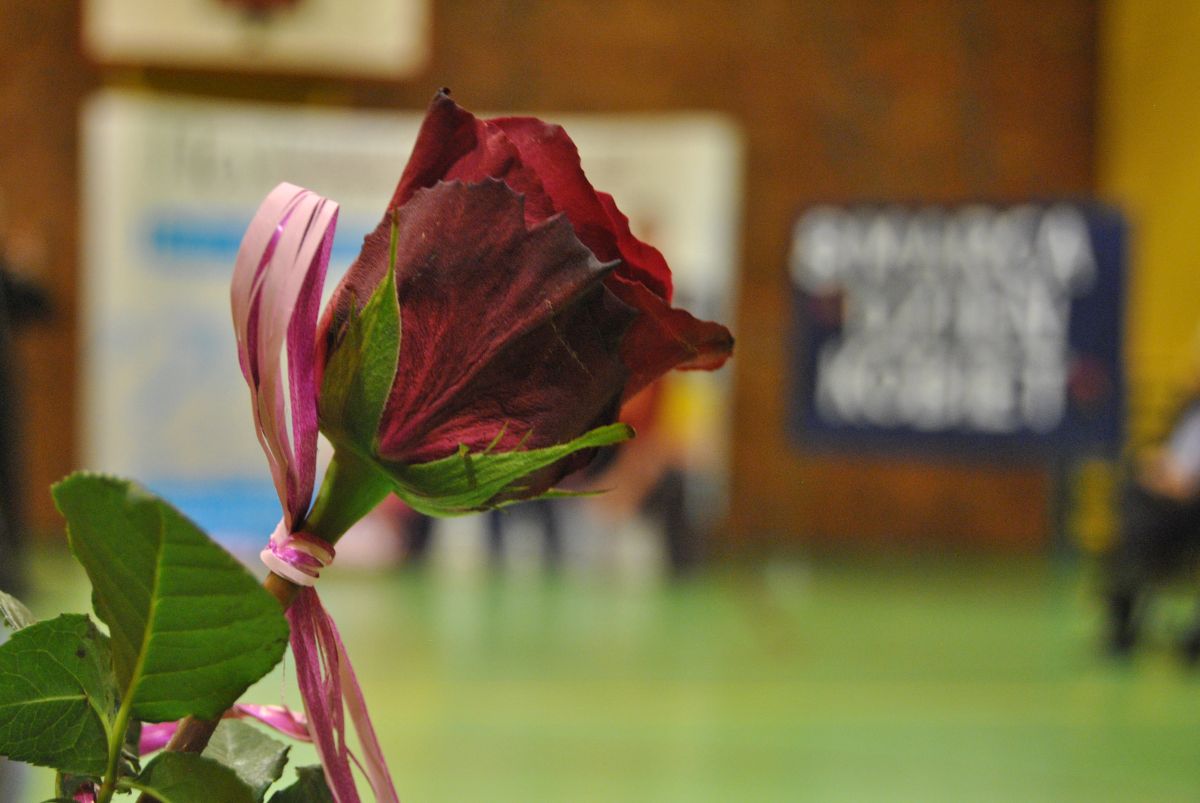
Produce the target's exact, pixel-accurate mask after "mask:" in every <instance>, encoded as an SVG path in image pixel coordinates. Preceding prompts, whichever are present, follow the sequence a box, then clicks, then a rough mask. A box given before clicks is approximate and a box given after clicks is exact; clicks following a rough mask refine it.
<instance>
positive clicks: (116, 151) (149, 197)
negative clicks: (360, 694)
mask: <svg viewBox="0 0 1200 803" xmlns="http://www.w3.org/2000/svg"><path fill="white" fill-rule="evenodd" d="M1198 37H1200V6H1197V5H1195V4H1193V3H1190V2H1183V1H1182V0H1112V1H1111V2H1106V3H1098V2H1084V1H1083V0H1041V1H1040V2H1026V1H1025V0H909V1H908V2H874V1H872V2H868V0H838V1H837V2H799V1H794V2H773V1H772V0H754V2H730V1H729V0H696V2H688V3H676V4H670V3H667V4H662V3H650V2H644V1H643V0H610V1H607V2H591V3H585V2H576V0H554V1H548V2H520V1H518V0H508V1H501V0H353V2H351V0H340V2H335V0H273V1H272V0H83V1H82V2H71V1H68V0H0V44H2V45H3V46H2V47H0V132H2V133H0V264H2V268H3V277H4V281H3V283H0V310H2V312H0V441H3V443H4V444H5V446H4V448H3V449H0V584H2V585H0V587H4V588H8V589H16V590H19V591H21V592H22V593H23V594H24V596H25V597H26V598H27V599H28V600H29V601H30V603H31V605H32V606H33V607H34V609H35V611H36V612H38V613H39V614H42V615H51V614H53V613H55V612H57V611H59V610H62V609H71V610H84V609H86V606H87V599H86V591H85V590H84V589H83V588H82V586H81V573H79V572H78V571H77V570H76V569H75V568H74V564H73V563H72V562H71V560H70V558H69V556H68V555H67V553H66V552H65V549H64V538H63V533H62V523H61V520H60V518H59V516H58V514H57V513H56V511H55V510H54V508H53V505H52V503H51V500H50V497H49V494H48V492H47V488H48V486H49V484H50V483H51V482H53V481H55V480H57V479H59V478H60V477H62V476H63V475H65V474H66V473H68V472H69V471H71V470H73V469H75V468H80V467H87V468H93V469H99V470H105V471H111V472H115V473H121V474H127V475H130V476H134V477H136V478H138V479H140V480H141V481H143V482H145V483H146V484H148V485H149V486H150V487H152V488H153V489H155V490H157V491H159V492H160V493H162V494H164V495H165V496H167V497H168V498H169V499H171V500H172V501H174V502H175V503H176V504H178V505H179V506H180V507H181V508H182V509H184V510H185V512H187V513H189V515H191V516H193V517H194V518H195V519H196V520H197V521H198V522H199V523H201V524H202V525H203V526H205V527H206V529H208V530H209V531H210V532H212V533H213V534H214V535H215V536H216V537H218V538H219V539H220V540H221V541H222V542H223V543H225V544H226V545H227V546H229V547H230V548H231V549H232V550H234V551H235V552H237V553H239V554H243V555H246V556H248V557H249V556H252V555H253V553H255V552H256V551H257V549H258V548H259V547H260V546H261V542H262V541H263V540H265V538H266V537H267V535H268V534H269V532H270V531H271V529H272V528H273V526H274V522H275V520H276V518H277V517H278V507H277V502H275V501H274V499H273V494H272V490H271V485H270V482H269V479H268V477H267V472H266V466H265V462H264V460H263V458H262V456H261V453H260V452H259V448H258V445H257V442H256V441H255V439H254V436H253V432H252V429H251V423H250V415H249V410H248V409H246V392H245V390H244V385H243V384H242V381H241V378H240V375H239V373H238V370H237V368H236V357H235V354H234V350H233V338H232V333H231V331H229V330H230V326H229V321H228V308H227V304H228V301H227V298H228V296H227V293H228V289H227V288H228V280H229V275H230V271H231V269H232V262H233V255H234V253H236V248H237V244H238V241H239V240H240V236H241V232H242V230H243V228H244V226H245V224H246V222H248V220H249V218H250V216H251V214H252V213H253V210H254V208H255V207H256V205H257V203H258V202H259V200H260V199H261V198H262V197H263V196H264V195H265V194H266V193H267V192H268V191H269V190H270V189H271V187H273V186H274V184H275V183H276V182H278V181H282V180H288V181H292V182H294V183H298V184H303V185H305V186H308V187H310V188H312V189H314V190H316V191H318V192H320V193H322V194H324V195H327V196H330V197H332V198H334V199H336V200H338V201H339V202H341V203H342V204H343V213H342V219H341V224H340V229H339V234H338V240H337V243H336V244H335V247H334V256H333V264H332V265H331V273H332V274H333V275H334V276H336V274H337V273H338V272H340V271H341V270H344V269H345V268H346V267H347V266H348V264H349V262H350V261H351V260H352V259H353V257H354V255H355V253H356V251H357V247H358V242H359V241H360V239H361V237H362V235H363V233H365V231H367V230H368V229H369V228H370V227H372V226H373V225H374V223H375V221H376V218H377V216H378V214H379V213H380V211H381V210H382V209H383V207H384V204H385V203H386V200H387V198H388V197H389V196H390V192H391V190H392V187H393V184H394V182H395V180H396V178H397V177H398V176H399V173H400V171H401V169H402V167H403V164H404V161H405V159H406V157H407V153H408V150H409V149H410V147H411V143H412V138H413V136H414V135H415V131H416V127H417V125H418V124H419V121H420V119H421V114H422V110H423V109H424V107H425V105H426V104H427V102H428V101H429V99H430V98H431V97H432V95H433V93H434V92H435V91H436V90H437V89H438V88H439V87H442V86H448V87H451V88H452V89H453V92H454V97H455V99H456V100H458V102H459V103H461V104H463V105H464V106H466V107H467V108H469V109H471V110H473V111H476V112H479V113H481V114H502V113H527V114H536V115H538V116H541V117H543V118H545V119H550V120H553V121H555V122H561V123H563V124H564V126H565V127H566V128H567V130H568V131H569V132H570V133H571V135H572V136H573V138H574V139H575V141H576V142H577V144H578V145H579V148H580V152H581V156H582V159H583V163H584V166H585V168H586V169H587V171H588V174H589V176H590V178H591V179H592V181H593V183H594V184H595V185H596V186H597V187H599V188H601V189H603V190H606V191H609V192H611V193H612V194H613V195H614V196H615V198H616V199H617V202H618V203H619V204H620V205H621V207H622V209H624V211H626V212H627V213H628V214H629V216H630V218H631V221H632V223H633V226H634V228H635V231H637V232H638V233H639V234H640V235H641V236H642V237H643V238H644V239H647V240H649V241H651V242H654V243H655V244H656V245H658V246H659V247H660V248H661V249H662V250H663V252H664V253H665V254H666V256H667V258H668V260H669V261H670V262H671V264H672V267H673V269H674V271H675V273H676V277H677V279H676V282H677V302H676V303H677V305H681V306H686V307H688V308H689V309H691V310H692V311H694V312H696V313H697V314H698V315H700V316H701V317H707V318H712V319H718V320H721V321H722V322H725V323H727V324H729V325H730V328H731V329H732V330H733V331H734V333H735V336H736V337H737V350H736V353H735V357H734V359H733V360H732V361H731V362H730V363H729V365H728V366H727V367H726V368H724V369H723V370H722V371H721V372H719V373H717V374H712V375H708V374H704V375H699V374H688V375H679V376H676V377H672V378H670V379H668V380H667V381H665V382H664V383H662V384H661V385H660V386H658V387H656V388H655V389H653V392H652V393H649V394H647V395H646V397H645V398H642V399H640V400H639V407H638V409H636V410H632V411H630V415H631V416H636V417H637V420H638V421H639V422H641V423H642V427H641V429H642V431H643V435H644V437H642V438H640V439H639V440H638V441H636V442H635V443H634V445H632V446H629V447H626V448H625V449H624V451H621V452H619V453H618V454H616V455H615V456H614V457H613V458H612V459H611V461H610V462H609V463H608V464H607V465H606V466H605V467H604V470H603V471H602V472H597V473H596V476H594V477H593V478H592V479H593V481H595V482H597V483H599V484H602V485H604V487H612V488H614V490H613V491H612V492H611V493H610V494H608V495H606V496H603V497H600V498H599V499H596V500H585V501H572V502H565V503H561V504H557V505H556V506H554V507H549V506H541V507H539V506H536V505H530V506H525V507H522V508H517V509H515V510H514V511H513V512H511V513H508V514H505V515H503V516H479V517H474V518H466V519H462V520H456V521H454V522H436V523H431V522H428V521H425V520H422V519H420V518H418V517H416V516H414V515H412V514H411V513H409V512H407V511H405V510H404V509H402V508H401V507H399V506H393V505H390V504H388V505H385V506H384V507H383V508H381V510H380V511H377V513H376V514H375V515H374V516H373V517H372V518H371V519H370V520H369V521H368V522H366V523H365V524H364V525H363V527H361V528H360V530H359V531H358V532H356V533H354V534H353V535H352V537H350V539H349V540H348V541H347V544H346V548H345V549H344V550H343V549H342V548H341V546H339V565H338V568H337V569H336V570H334V571H331V572H327V573H326V579H324V580H323V584H322V594H323V595H324V596H325V598H326V604H327V605H328V607H329V608H330V610H331V611H332V612H333V614H334V615H335V617H336V618H337V619H338V621H339V624H340V626H341V627H342V630H343V633H344V635H345V638H346V641H347V643H348V646H349V649H350V652H351V654H352V655H353V656H354V658H355V661H356V665H358V666H359V669H360V675H361V676H362V677H363V679H364V686H365V687H366V690H367V696H368V699H369V700H370V701H371V703H372V705H373V708H374V710H375V712H376V713H375V718H376V722H377V725H378V726H379V729H380V735H381V738H382V740H383V746H384V749H385V752H386V753H387V754H388V756H389V759H390V761H391V765H392V771H393V775H394V776H395V778H396V781H397V787H398V789H399V791H400V793H401V795H402V796H403V797H404V798H405V799H407V800H414V801H424V800H430V801H435V800H483V799H486V800H496V801H499V800H523V801H524V800H573V801H574V800H579V801H590V800H612V799H618V800H646V801H684V800H686V801H699V800H712V801H717V800H721V801H725V800H746V801H750V800H755V801H778V800H819V801H837V800H853V801H862V800H921V801H937V800H947V801H950V800H955V801H957V800H964V799H965V800H997V801H1009V800H1026V801H1037V800H1045V801H1063V800H1089V801H1092V800H1113V801H1125V800H1129V801H1134V800H1136V801H1148V800H1163V801H1175V800H1191V799H1196V798H1197V797H1200V738H1198V737H1200V675H1198V674H1196V672H1194V671H1193V664H1194V663H1195V659H1196V657H1197V656H1198V655H1200V635H1198V634H1200V630H1197V629H1196V627H1195V625H1194V623H1193V616H1194V611H1193V609H1195V608H1196V607H1197V599H1198V597H1197V593H1196V592H1197V591H1198V590H1200V586H1198V585H1197V582H1196V581H1197V578H1198V576H1200V575H1198V574H1197V568H1198V567H1200V563H1198V562H1197V561H1196V559H1195V557H1194V556H1193V555H1192V554H1191V553H1192V551H1193V547H1194V546H1196V542H1200V517H1193V513H1194V507H1195V505H1194V503H1195V501H1196V498H1197V488H1200V455H1197V454H1196V453H1197V452H1198V451H1200V447H1197V445H1196V444H1195V443H1193V442H1189V441H1188V439H1187V437H1185V434H1184V433H1185V432H1186V431H1187V428H1186V426H1185V424H1186V422H1187V421H1188V418H1187V415H1186V412H1187V410H1189V409H1190V403H1191V402H1192V401H1194V399H1195V393H1196V389H1197V385H1198V383H1197V381H1196V380H1197V377H1200V334H1198V333H1200V292H1197V291H1198V290H1200V271H1198V270H1197V265H1198V264H1200V230H1198V229H1197V228H1196V226H1195V225H1194V224H1193V219H1194V218H1195V216H1196V212H1197V210H1198V209H1200V149H1198V148H1196V146H1195V144H1194V135H1193V132H1194V131H1196V130H1197V129H1200V104H1198V103H1197V102H1196V100H1195V97H1194V96H1195V92H1194V91H1193V90H1194V87H1195V86H1196V84H1197V82H1198V81H1200V50H1197V48H1196V47H1195V42H1196V41H1197V38H1198ZM332 283H333V279H332V278H331V284H332ZM1189 443H1190V447H1191V448H1190V450H1189V448H1188V447H1189ZM1158 447H1162V448H1158ZM1189 470H1190V471H1191V473H1188V472H1189ZM1147 500H1149V501H1147ZM1131 511H1136V512H1137V515H1136V516H1135V515H1133V514H1132V513H1131ZM1147 511H1149V512H1147ZM1156 517H1157V518H1156ZM1146 521H1150V522H1151V524H1149V525H1146V524H1145V522H1146ZM1163 522H1167V524H1163ZM253 694H254V695H257V701H259V702H278V701H279V700H280V698H281V697H282V698H283V699H284V700H287V701H291V702H292V703H293V704H294V703H295V699H296V698H295V696H294V693H293V691H292V690H291V680H290V679H289V677H288V675H287V673H286V671H280V672H276V673H273V674H272V675H271V676H269V677H268V679H267V680H265V681H263V682H262V683H261V684H260V685H259V687H257V688H256V689H255V690H253ZM0 783H3V782H0ZM2 788H3V787H2V786H0V789H2ZM41 791H43V789H42V788H40V787H39V788H37V789H34V790H31V791H29V792H28V793H25V792H22V793H17V792H13V793H11V794H10V795H9V796H7V797H6V796H4V795H0V798H2V799H4V800H8V799H14V800H24V799H29V800H35V799H41V798H39V797H37V796H36V793H38V792H41ZM26 794H27V795H28V796H27V797H26V796H23V795H26ZM44 796H45V795H42V797H44Z"/></svg>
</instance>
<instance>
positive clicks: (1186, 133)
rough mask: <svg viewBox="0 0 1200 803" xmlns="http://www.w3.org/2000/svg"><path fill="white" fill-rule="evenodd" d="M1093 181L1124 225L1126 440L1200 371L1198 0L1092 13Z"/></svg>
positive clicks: (1144, 432)
mask: <svg viewBox="0 0 1200 803" xmlns="http://www.w3.org/2000/svg"><path fill="white" fill-rule="evenodd" d="M1100 35H1101V63H1100V88H1099V95H1100V97H1099V100H1100V103H1099V108H1100V119H1099V121H1098V122H1099V125H1098V153H1097V179H1098V187H1099V190H1100V192H1101V194H1102V195H1103V196H1104V197H1106V198H1108V199H1109V200H1111V201H1113V202H1115V203H1116V204H1118V205H1119V206H1120V207H1121V208H1123V209H1124V210H1125V211H1126V213H1127V214H1128V216H1129V219H1130V221H1131V224H1132V235H1133V236H1132V249H1131V257H1132V271H1131V274H1130V281H1129V296H1128V298H1129V306H1128V310H1129V316H1128V337H1127V350H1126V355H1127V359H1128V364H1129V377H1130V391H1131V398H1130V402H1131V427H1132V434H1133V436H1134V438H1135V439H1138V440H1141V439H1144V438H1146V437H1149V436H1151V435H1153V434H1154V433H1155V432H1157V431H1159V430H1160V429H1161V428H1162V426H1163V425H1164V423H1165V422H1164V419H1165V417H1166V416H1167V415H1168V414H1169V413H1170V411H1171V409H1172V407H1173V404H1174V403H1175V401H1176V400H1177V398H1178V395H1179V393H1180V392H1181V391H1182V390H1183V389H1184V388H1185V387H1186V385H1187V384H1188V383H1189V382H1190V381H1191V379H1192V377H1194V376H1195V375H1196V374H1197V373H1198V372H1200V341H1198V340H1197V331H1198V325H1200V45H1198V44H1197V43H1198V42H1200V3H1196V2H1194V0H1113V2H1111V3H1109V4H1108V5H1107V6H1106V10H1105V15H1104V18H1103V20H1102V23H1101V34H1100Z"/></svg>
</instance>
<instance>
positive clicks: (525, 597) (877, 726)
mask: <svg viewBox="0 0 1200 803" xmlns="http://www.w3.org/2000/svg"><path fill="white" fill-rule="evenodd" d="M73 576H74V573H73V572H72V571H69V570H63V569H62V568H61V567H60V564H59V562H58V559H55V558H53V557H44V558H42V559H39V561H38V577H39V580H40V581H41V582H43V583H61V582H62V581H63V580H64V579H65V578H70V577H73ZM322 583H323V586H322V594H323V596H324V598H325V600H326V604H327V606H328V607H329V608H330V610H331V611H332V612H333V613H334V615H335V617H336V618H337V620H338V622H339V624H340V625H341V628H342V631H343V636H344V637H345V639H346V642H347V644H348V647H349V649H350V653H351V655H352V657H353V658H354V660H355V661H356V665H357V667H358V669H359V673H360V677H361V678H362V679H363V681H364V685H365V687H366V689H367V695H368V701H369V702H370V703H371V705H372V708H373V714H374V717H375V721H376V724H377V726H378V727H379V729H380V736H381V738H382V741H383V744H384V749H385V752H386V753H387V755H388V756H389V760H390V763H391V767H392V772H393V775H394V776H395V779H396V783H397V787H398V789H399V791H400V793H401V797H402V798H403V799H404V800H405V801H406V803H422V802H424V801H433V802H440V801H456V802H457V801H572V802H574V801H606V802H608V801H681V802H683V801H686V803H697V802H698V801H722V803H724V802H726V801H922V803H928V802H930V801H956V802H958V801H1021V802H1022V803H1025V802H1028V801H1139V802H1140V801H1186V800H1200V673H1194V674H1193V673H1188V672H1186V671H1185V670H1183V669H1182V668H1181V667H1180V666H1179V664H1178V662H1177V661H1175V660H1174V655H1173V654H1172V653H1171V652H1170V651H1169V650H1167V648H1166V637H1167V635H1168V634H1169V631H1170V629H1171V627H1172V626H1180V625H1182V614H1183V611H1182V601H1181V600H1176V601H1175V604H1174V605H1168V606H1167V609H1166V610H1160V611H1159V614H1160V615H1159V617H1158V626H1157V628H1156V632H1155V633H1154V634H1152V635H1154V636H1156V637H1157V639H1158V641H1159V642H1160V643H1159V644H1158V645H1157V647H1156V648H1152V649H1150V650H1147V651H1145V652H1143V653H1142V654H1140V655H1139V656H1138V657H1137V659H1136V660H1134V661H1133V662H1132V663H1129V664H1126V665H1119V664H1113V663H1111V662H1109V661H1105V660H1102V659H1101V658H1100V657H1099V656H1098V652H1097V650H1096V639H1095V632H1096V628H1097V611H1096V609H1095V606H1094V604H1093V601H1092V600H1091V598H1090V597H1089V596H1088V593H1087V587H1086V583H1085V582H1084V581H1083V579H1082V575H1081V573H1080V572H1079V571H1074V570H1054V569H1052V568H1051V567H1050V566H1048V565H1046V564H1044V563H1042V562H1038V561H1022V562H1013V561H985V560H981V559H969V560H967V559H964V560H932V559H929V558H925V559H914V558H893V559H888V558H878V557H877V558H872V559H870V560H868V561H863V560H857V561H852V560H848V559H845V558H843V559H839V560H828V559H827V560H818V561H814V562H812V563H801V562H790V563H776V564H772V565H770V566H767V567H764V568H761V569H756V570H747V571H739V572H733V571H729V572H722V573H715V574H710V575H708V576H705V577H702V578H698V579H694V580H691V581H688V582H684V583H678V584H668V583H663V582H659V581H654V580H646V579H643V580H640V581H637V582H633V581H624V582H623V581H621V580H620V579H619V578H614V577H603V578H601V577H588V576H580V575H573V574H570V573H568V574H567V575H565V576H562V577H558V578H544V577H541V576H538V575H530V574H528V573H526V574H522V575H519V576H507V577H497V576H489V575H487V574H475V575H468V576H464V575H461V574H460V575H457V576H452V575H449V574H447V573H445V572H431V573H427V574H420V573H412V572H397V573H389V574H373V575H364V574H362V573H357V574H356V573H352V572H351V571H350V570H348V569H346V570H341V569H335V570H332V571H330V572H329V573H327V577H326V579H325V580H323V581H322ZM67 596H70V595H67ZM62 599H63V595H61V594H43V595H40V596H36V597H35V598H34V603H35V606H37V607H38V612H39V613H41V614H43V615H47V614H50V613H53V612H54V611H53V610H48V608H56V607H57V606H59V605H61V604H62V603H61V601H62ZM76 607H77V606H76ZM1151 646H1152V647H1154V646H1155V645H1151ZM288 689H290V676H288V677H285V676H284V674H283V673H282V672H278V671H277V672H275V673H273V674H272V675H270V676H269V677H268V678H267V679H266V680H264V681H263V682H262V683H261V684H260V685H259V686H258V687H257V688H256V689H254V690H252V693H251V695H250V697H252V698H254V699H255V700H256V701H258V702H278V701H279V699H280V697H281V695H285V696H286V697H287V698H288V699H295V698H294V697H293V696H292V693H291V692H290V691H288ZM37 791H42V790H40V789H39V790H37ZM30 799H31V800H36V799H40V798H37V797H31V798H30Z"/></svg>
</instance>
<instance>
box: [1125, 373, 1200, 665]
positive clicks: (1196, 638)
mask: <svg viewBox="0 0 1200 803" xmlns="http://www.w3.org/2000/svg"><path fill="white" fill-rule="evenodd" d="M1127 474H1128V476H1127V479H1126V481H1125V483H1124V487H1123V488H1122V493H1121V516H1120V528H1119V531H1118V533H1117V542H1116V544H1115V545H1114V547H1113V549H1112V551H1111V553H1110V554H1109V556H1108V567H1107V570H1108V571H1107V579H1108V589H1107V592H1108V605H1109V627H1110V630H1109V645H1108V646H1109V648H1110V650H1111V651H1112V652H1113V653H1114V654H1116V655H1128V654H1129V653H1130V652H1131V651H1132V649H1133V647H1134V645H1135V644H1136V642H1137V639H1138V635H1139V631H1140V630H1141V625H1142V622H1143V619H1144V615H1145V610H1146V604H1147V600H1148V597H1149V593H1150V591H1151V589H1152V588H1153V586H1154V585H1156V584H1159V583H1161V582H1163V581H1166V580H1171V579H1175V578H1179V577H1185V578H1186V577H1188V576H1189V574H1191V575H1195V574H1196V572H1197V571H1198V570H1200V388H1198V389H1197V390H1196V391H1194V392H1193V393H1192V394H1191V396H1190V398H1189V400H1188V401H1187V403H1186V404H1184V405H1183V406H1182V407H1181V409H1180V411H1179V413H1178V414H1177V415H1176V417H1175V418H1174V420H1173V422H1172V424H1171V427H1170V430H1169V433H1168V435H1167V437H1166V439H1165V440H1164V441H1163V443H1162V444H1161V445H1159V446H1157V447H1155V448H1152V449H1149V450H1147V451H1146V452H1145V453H1143V454H1141V455H1139V456H1138V458H1137V459H1136V461H1135V462H1134V464H1133V465H1132V466H1131V467H1130V468H1129V471H1128V472H1127ZM1181 647H1182V650H1183V654H1184V657H1185V659H1186V660H1187V661H1188V662H1189V663H1195V662H1196V661H1197V659H1200V608H1198V610H1197V619H1196V622H1195V623H1194V624H1193V626H1192V628H1191V630H1190V631H1189V632H1188V633H1187V635H1186V636H1185V637H1184V640H1183V643H1182V644H1181Z"/></svg>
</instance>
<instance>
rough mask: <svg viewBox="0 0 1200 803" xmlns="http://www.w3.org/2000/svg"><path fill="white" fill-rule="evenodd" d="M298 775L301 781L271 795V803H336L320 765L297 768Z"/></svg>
mask: <svg viewBox="0 0 1200 803" xmlns="http://www.w3.org/2000/svg"><path fill="white" fill-rule="evenodd" d="M296 775H297V776H299V780H297V781H296V782H295V783H294V784H292V785H291V786H289V787H287V788H285V789H280V790H279V791H278V792H276V793H275V794H273V795H271V800H270V802H269V803H334V800H333V793H332V792H330V791H329V784H327V783H326V782H325V772H324V771H323V770H322V769H321V767H320V765H319V764H318V765H316V766H312V767H296Z"/></svg>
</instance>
